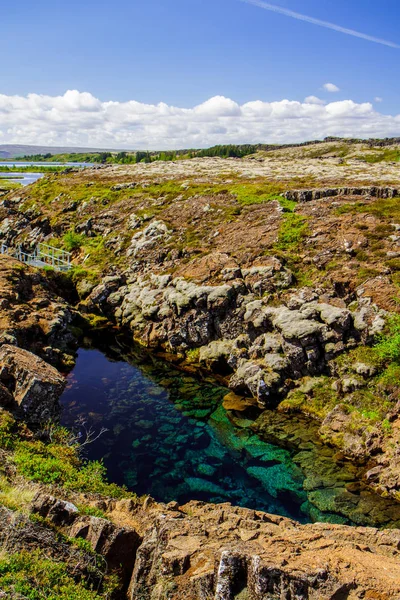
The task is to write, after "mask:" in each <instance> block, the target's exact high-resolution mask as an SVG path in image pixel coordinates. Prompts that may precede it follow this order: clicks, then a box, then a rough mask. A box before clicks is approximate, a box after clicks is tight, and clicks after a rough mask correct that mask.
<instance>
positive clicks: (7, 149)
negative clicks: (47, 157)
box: [0, 144, 115, 158]
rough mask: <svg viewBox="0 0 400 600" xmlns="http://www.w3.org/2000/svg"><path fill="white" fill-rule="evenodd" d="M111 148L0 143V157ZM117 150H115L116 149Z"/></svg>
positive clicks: (93, 150) (100, 150)
mask: <svg viewBox="0 0 400 600" xmlns="http://www.w3.org/2000/svg"><path fill="white" fill-rule="evenodd" d="M110 151H111V150H110V149H106V150H102V149H100V148H79V147H67V146H24V145H20V144H0V158H18V157H19V156H25V155H30V154H47V153H51V154H64V153H75V152H78V153H85V152H110ZM114 152H115V150H114Z"/></svg>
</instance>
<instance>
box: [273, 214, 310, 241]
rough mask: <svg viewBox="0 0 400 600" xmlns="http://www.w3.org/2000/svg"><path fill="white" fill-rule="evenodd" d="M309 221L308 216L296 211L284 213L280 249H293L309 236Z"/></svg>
mask: <svg viewBox="0 0 400 600" xmlns="http://www.w3.org/2000/svg"><path fill="white" fill-rule="evenodd" d="M307 233H308V223H307V219H306V217H303V216H301V215H298V214H296V213H284V214H283V216H282V222H281V225H280V227H279V233H278V242H277V244H276V247H277V248H278V249H279V250H293V249H294V248H296V247H297V246H298V245H299V244H300V242H301V241H302V240H303V239H304V238H305V237H306V236H307Z"/></svg>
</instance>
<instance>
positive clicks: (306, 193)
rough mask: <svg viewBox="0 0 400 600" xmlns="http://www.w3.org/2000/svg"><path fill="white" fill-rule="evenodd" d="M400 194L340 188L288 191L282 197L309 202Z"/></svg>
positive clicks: (372, 188)
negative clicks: (341, 197)
mask: <svg viewBox="0 0 400 600" xmlns="http://www.w3.org/2000/svg"><path fill="white" fill-rule="evenodd" d="M399 194H400V188H397V187H396V188H394V187H379V186H368V187H341V188H323V189H312V190H290V191H289V192H285V193H284V194H282V195H283V197H284V198H286V199H287V200H294V201H295V202H311V201H312V200H321V199H322V198H333V197H335V196H370V197H373V198H395V197H396V196H398V195H399Z"/></svg>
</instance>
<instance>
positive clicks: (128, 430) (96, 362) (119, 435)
mask: <svg viewBox="0 0 400 600" xmlns="http://www.w3.org/2000/svg"><path fill="white" fill-rule="evenodd" d="M133 362H134V361H133V360H132V357H131V358H130V363H131V364H129V363H128V362H126V361H123V360H122V361H121V360H118V358H117V356H116V360H112V358H111V356H109V357H106V356H105V355H104V354H103V353H102V352H100V351H98V350H93V349H81V350H79V354H78V359H77V363H76V367H75V369H74V371H73V372H72V373H71V375H70V376H69V378H68V387H67V389H66V391H65V392H64V395H63V397H62V404H63V407H64V411H63V418H62V421H63V424H64V425H67V426H68V427H73V426H74V423H76V421H77V420H78V419H79V417H84V418H85V419H86V421H87V425H88V426H92V427H93V428H94V429H95V430H96V431H99V430H100V428H101V427H106V428H107V429H108V431H107V432H106V433H105V434H103V435H102V436H101V437H100V438H99V439H98V440H97V441H96V442H95V443H94V444H92V445H91V446H89V451H88V458H90V459H99V458H103V459H104V463H105V465H106V467H107V469H108V474H109V478H110V479H111V480H113V481H115V482H117V483H119V484H125V485H126V486H127V487H128V488H129V489H132V490H134V491H135V492H136V493H137V494H139V495H143V494H150V495H151V496H153V497H154V498H155V499H156V500H159V501H164V502H168V501H171V500H178V501H179V502H181V503H184V502H186V501H189V500H191V499H197V500H206V501H210V502H232V503H234V504H236V505H241V506H247V507H249V508H257V509H261V510H265V511H267V512H273V513H277V514H282V515H286V516H290V517H293V518H296V519H300V520H303V521H305V520H308V518H307V515H305V514H304V513H303V512H302V511H301V508H300V507H301V504H302V502H303V501H304V499H305V498H304V496H305V495H304V492H303V488H302V479H303V478H302V474H301V472H300V470H299V469H298V468H297V467H296V466H295V465H293V464H291V463H290V455H289V453H288V452H287V451H285V450H282V449H279V448H276V447H274V446H271V445H270V444H266V443H263V442H261V441H260V440H259V439H258V438H257V436H255V435H254V434H252V432H251V431H249V430H245V431H243V432H242V434H241V435H238V434H237V432H235V429H234V427H233V426H232V424H231V423H230V421H229V419H228V418H227V415H226V412H225V410H224V409H223V408H222V406H221V404H222V398H223V396H224V395H225V394H226V393H227V390H226V389H224V388H221V387H218V386H215V385H211V384H209V383H206V382H202V383H201V382H199V381H197V380H196V379H194V378H193V377H189V376H187V375H185V374H182V373H180V372H178V371H174V370H173V369H171V367H170V365H166V364H163V363H160V362H158V361H156V362H152V361H150V362H147V361H145V362H142V360H141V358H139V357H137V360H136V364H132V363H133ZM246 447H247V451H246V449H245V448H246ZM251 467H256V468H257V469H258V470H259V471H257V476H260V475H264V477H265V483H264V484H262V483H261V482H260V480H259V479H256V478H255V477H253V476H251V475H249V473H248V469H249V468H251Z"/></svg>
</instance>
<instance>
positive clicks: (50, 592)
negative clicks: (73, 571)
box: [0, 551, 101, 600]
mask: <svg viewBox="0 0 400 600" xmlns="http://www.w3.org/2000/svg"><path fill="white" fill-rule="evenodd" d="M0 589H1V590H2V592H5V593H6V594H7V598H27V599H29V600H43V598H46V599H47V600H95V599H96V598H101V596H100V595H99V594H98V593H97V592H95V591H92V590H90V589H88V588H87V587H86V586H85V584H84V583H83V582H76V581H75V580H74V579H73V578H72V577H71V576H70V575H69V573H68V569H67V565H66V564H65V563H63V562H54V561H52V560H49V559H46V558H43V557H42V556H41V555H40V554H39V553H38V552H26V551H25V552H18V553H16V554H12V555H11V556H6V557H5V558H2V559H0Z"/></svg>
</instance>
